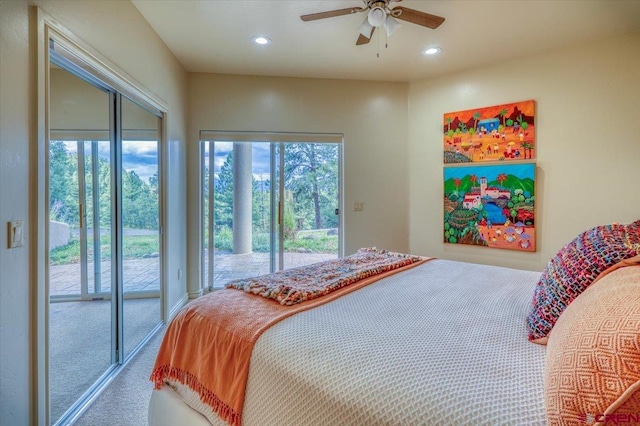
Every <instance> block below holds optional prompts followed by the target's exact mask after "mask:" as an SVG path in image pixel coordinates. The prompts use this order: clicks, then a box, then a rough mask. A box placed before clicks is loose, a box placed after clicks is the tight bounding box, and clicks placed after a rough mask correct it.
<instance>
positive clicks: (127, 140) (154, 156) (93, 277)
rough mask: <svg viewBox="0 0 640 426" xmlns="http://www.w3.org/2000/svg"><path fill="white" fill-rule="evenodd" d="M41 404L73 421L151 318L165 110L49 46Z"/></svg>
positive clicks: (140, 340) (156, 303) (155, 307)
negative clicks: (44, 389)
mask: <svg viewBox="0 0 640 426" xmlns="http://www.w3.org/2000/svg"><path fill="white" fill-rule="evenodd" d="M49 57H50V67H49V123H48V127H49V128H48V130H49V138H48V150H47V152H48V181H47V188H48V207H49V212H48V218H49V221H48V241H49V247H48V259H49V266H48V271H49V273H48V283H47V284H48V285H47V290H48V301H49V310H48V376H49V377H48V379H49V380H48V383H49V386H48V396H49V398H48V401H49V419H50V424H66V423H68V422H70V421H72V420H73V419H74V418H75V417H76V416H77V414H78V413H79V412H81V410H82V409H83V407H84V406H85V405H86V404H87V403H88V401H90V400H91V398H92V396H93V395H94V394H95V393H96V392H97V391H98V390H99V389H100V388H101V387H102V386H104V385H105V384H106V382H107V381H108V379H109V378H110V377H112V376H113V374H114V373H115V372H116V371H117V370H118V369H119V367H121V366H122V365H123V364H124V363H125V362H126V361H127V360H128V359H129V358H130V357H131V356H132V355H134V354H135V352H136V350H137V349H139V348H140V347H141V346H142V344H144V342H145V341H146V340H147V339H148V338H149V337H150V335H151V334H152V333H153V331H155V330H156V329H157V327H159V326H160V324H161V321H162V313H161V306H162V305H161V299H160V295H161V289H162V274H161V270H162V269H161V261H162V248H161V238H160V237H161V232H160V230H161V215H160V211H161V210H160V202H161V200H160V195H161V190H160V182H161V179H160V175H161V169H160V140H161V138H160V136H161V129H162V125H161V124H162V118H161V117H162V116H161V114H160V113H159V112H158V111H154V110H153V109H152V108H149V107H148V106H147V105H144V103H142V102H137V101H136V100H135V98H134V97H133V96H128V95H126V94H123V93H122V92H121V91H119V90H117V89H116V88H114V87H113V86H112V85H111V84H109V82H108V81H105V80H103V79H101V78H100V75H99V74H98V73H97V72H94V71H92V69H91V67H89V66H88V65H87V64H86V63H83V61H82V60H81V59H80V58H79V57H77V56H76V55H74V53H73V52H72V51H71V50H69V49H67V48H66V47H65V46H64V45H61V44H59V43H57V42H56V41H54V40H53V39H52V40H50V43H49Z"/></svg>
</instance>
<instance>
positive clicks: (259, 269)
mask: <svg viewBox="0 0 640 426" xmlns="http://www.w3.org/2000/svg"><path fill="white" fill-rule="evenodd" d="M337 257H338V256H337V254H335V253H284V267H285V269H290V268H296V267H299V266H304V265H310V264H312V263H317V262H321V261H323V260H329V259H336V258H337ZM207 263H208V262H206V261H205V265H204V267H205V280H206V278H207V276H208V274H207V271H208V267H207ZM269 264H270V262H269V253H248V254H232V253H221V252H217V253H215V255H214V286H215V287H222V286H224V285H225V284H226V283H227V282H229V281H231V280H234V279H239V278H247V277H252V276H258V275H264V274H267V273H269ZM93 267H94V265H93V263H90V264H89V265H88V271H89V293H93V273H92V272H93ZM159 268H160V264H159V258H157V257H150V258H145V259H130V260H125V261H124V265H123V277H124V291H125V293H128V292H140V291H145V292H146V291H159V290H160V279H159V275H160V274H159V272H158V271H159ZM49 283H50V295H51V296H73V295H80V264H79V263H74V264H69V265H56V266H50V267H49ZM101 284H102V286H101V290H102V292H109V291H111V263H110V262H102V263H101Z"/></svg>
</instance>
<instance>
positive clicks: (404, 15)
mask: <svg viewBox="0 0 640 426" xmlns="http://www.w3.org/2000/svg"><path fill="white" fill-rule="evenodd" d="M391 11H392V16H393V17H394V18H396V19H401V20H403V21H407V22H411V23H412V24H417V25H422V26H423V27H427V28H431V29H436V28H438V27H439V26H440V24H442V23H443V22H444V18H443V17H441V16H436V15H431V14H430V13H425V12H420V11H419V10H414V9H408V8H406V7H402V6H398V7H394V8H393V9H391ZM398 11H400V13H398Z"/></svg>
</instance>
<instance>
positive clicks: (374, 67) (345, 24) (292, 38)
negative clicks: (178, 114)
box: [132, 0, 640, 81]
mask: <svg viewBox="0 0 640 426" xmlns="http://www.w3.org/2000/svg"><path fill="white" fill-rule="evenodd" d="M132 2H133V4H134V5H135V7H136V8H137V9H138V10H139V11H140V13H141V14H142V15H143V16H144V18H145V19H146V20H147V21H148V22H149V23H150V24H151V26H152V27H153V28H154V29H155V31H156V32H157V33H158V35H159V36H160V38H162V40H164V42H165V43H166V45H167V46H168V47H169V49H171V51H172V52H173V53H174V54H175V55H176V57H177V58H178V60H179V61H180V62H181V63H182V65H183V66H184V67H185V69H186V70H187V71H189V72H208V73H209V72H210V73H221V74H246V75H270V76H287V77H317V78H337V79H359V80H384V81H415V80H420V79H424V78H429V77H434V76H437V75H442V74H447V73H452V72H456V71H460V70H464V69H470V68H474V67H478V66H483V65H488V64H496V63H500V61H504V60H508V59H514V58H519V57H526V56H528V55H532V54H535V53H539V52H543V51H548V50H554V49H558V48H562V47H568V46H573V45H579V44H585V43H589V42H592V41H596V40H602V39H605V38H609V37H614V36H617V35H621V34H627V33H634V32H638V31H640V0H429V1H418V0H405V1H402V3H399V4H398V3H392V4H391V7H392V8H393V7H394V6H397V5H402V6H404V7H409V8H412V9H417V10H420V11H423V12H427V13H431V14H434V15H439V16H443V17H444V18H446V21H445V22H444V23H443V24H442V25H441V26H440V27H439V28H438V29H435V30H432V29H428V28H424V27H420V26H418V25H415V24H411V23H408V22H404V21H400V22H401V24H402V27H401V28H400V29H398V30H397V31H396V32H395V33H394V34H393V36H392V37H390V38H389V47H388V48H386V49H385V48H384V44H385V39H386V36H385V35H384V32H380V31H376V34H378V33H382V34H379V38H378V36H377V35H376V34H374V37H373V38H372V40H371V43H369V44H368V45H364V46H356V45H355V41H356V39H357V36H358V30H357V28H358V26H359V25H360V24H361V23H362V21H363V19H364V18H365V14H364V13H359V14H355V15H345V16H339V17H334V18H327V19H322V20H318V21H312V22H303V21H302V20H301V19H300V15H303V14H309V13H316V12H324V11H327V10H333V9H343V8H347V7H352V6H353V7H359V6H361V5H362V0H339V1H315V0H297V1H290V0H231V1H223V0H132ZM255 35H266V36H268V37H270V38H271V39H272V41H273V43H272V44H271V45H268V46H256V45H253V44H252V43H251V38H252V37H253V36H255ZM378 41H379V43H378ZM378 46H380V47H379V53H380V57H377V52H378ZM430 46H439V47H441V48H442V52H441V53H440V54H438V55H436V56H432V57H425V56H423V55H421V54H420V52H421V51H422V50H423V49H425V48H426V47H430ZM639 54H640V52H639ZM594 55H597V52H594Z"/></svg>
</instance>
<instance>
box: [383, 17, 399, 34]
mask: <svg viewBox="0 0 640 426" xmlns="http://www.w3.org/2000/svg"><path fill="white" fill-rule="evenodd" d="M401 26H402V25H400V22H398V21H397V20H396V19H395V18H394V17H393V16H391V15H387V19H386V20H385V21H384V29H385V30H387V37H390V36H391V34H393V33H395V32H396V30H397V29H398V28H400V27H401Z"/></svg>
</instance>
